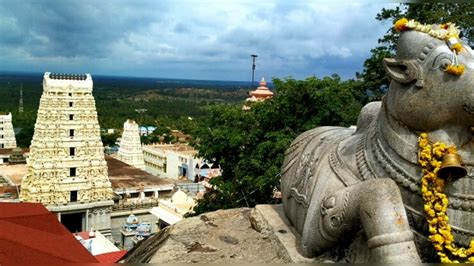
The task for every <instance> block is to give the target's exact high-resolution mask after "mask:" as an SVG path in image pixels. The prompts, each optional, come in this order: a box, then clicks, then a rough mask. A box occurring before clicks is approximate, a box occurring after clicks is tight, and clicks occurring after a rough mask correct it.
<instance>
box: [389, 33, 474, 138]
mask: <svg viewBox="0 0 474 266" xmlns="http://www.w3.org/2000/svg"><path fill="white" fill-rule="evenodd" d="M452 61H453V51H452V50H451V49H450V48H449V47H448V45H447V44H446V42H445V41H443V40H440V39H437V38H435V37H432V36H430V35H428V34H426V33H423V32H419V31H404V32H401V34H400V38H399V43H398V46H397V55H396V58H394V59H392V58H390V59H384V62H383V63H384V67H385V69H386V71H387V72H388V74H389V76H390V77H391V78H392V82H391V84H390V88H389V91H388V93H387V97H386V99H385V100H386V107H387V109H388V112H389V113H390V114H391V115H392V116H393V117H394V118H395V119H397V120H399V121H401V122H403V123H404V124H405V125H406V126H408V127H410V128H412V129H414V130H418V131H434V130H437V129H440V128H443V127H448V126H461V127H470V126H473V125H474V53H473V51H472V50H471V48H470V47H469V46H467V45H463V49H462V51H461V52H460V53H459V54H458V61H459V64H463V65H464V66H465V72H464V73H463V74H462V75H459V76H457V75H453V74H450V73H447V72H446V71H445V69H446V68H447V67H448V66H449V65H451V63H452Z"/></svg>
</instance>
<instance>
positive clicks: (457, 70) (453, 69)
mask: <svg viewBox="0 0 474 266" xmlns="http://www.w3.org/2000/svg"><path fill="white" fill-rule="evenodd" d="M445 71H446V72H448V73H449V74H453V75H456V76H461V75H462V73H464V65H458V66H455V65H450V66H448V67H447V68H446V70H445Z"/></svg>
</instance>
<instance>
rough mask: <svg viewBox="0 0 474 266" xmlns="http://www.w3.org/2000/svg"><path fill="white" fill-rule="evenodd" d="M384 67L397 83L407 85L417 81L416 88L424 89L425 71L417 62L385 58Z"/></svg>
mask: <svg viewBox="0 0 474 266" xmlns="http://www.w3.org/2000/svg"><path fill="white" fill-rule="evenodd" d="M383 66H384V68H385V71H387V73H388V75H389V76H390V77H391V78H392V79H393V80H395V81H396V82H398V83H402V84H406V83H410V82H413V81H416V83H415V86H417V87H420V88H421V87H423V84H424V82H423V70H422V69H421V66H420V64H419V63H418V62H417V61H416V60H397V59H394V58H384V59H383Z"/></svg>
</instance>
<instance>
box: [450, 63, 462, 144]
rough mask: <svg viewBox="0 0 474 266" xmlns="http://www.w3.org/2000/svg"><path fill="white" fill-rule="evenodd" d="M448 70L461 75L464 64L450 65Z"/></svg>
mask: <svg viewBox="0 0 474 266" xmlns="http://www.w3.org/2000/svg"><path fill="white" fill-rule="evenodd" d="M446 72H448V73H449V74H453V75H456V76H461V75H462V73H464V65H458V66H455V65H450V66H448V67H447V68H446ZM448 150H449V148H448Z"/></svg>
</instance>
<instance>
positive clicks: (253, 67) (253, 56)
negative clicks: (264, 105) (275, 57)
mask: <svg viewBox="0 0 474 266" xmlns="http://www.w3.org/2000/svg"><path fill="white" fill-rule="evenodd" d="M250 56H251V57H252V60H253V62H252V88H253V87H254V84H253V83H254V76H255V58H256V57H257V55H256V54H252V55H250Z"/></svg>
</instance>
